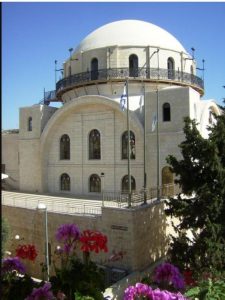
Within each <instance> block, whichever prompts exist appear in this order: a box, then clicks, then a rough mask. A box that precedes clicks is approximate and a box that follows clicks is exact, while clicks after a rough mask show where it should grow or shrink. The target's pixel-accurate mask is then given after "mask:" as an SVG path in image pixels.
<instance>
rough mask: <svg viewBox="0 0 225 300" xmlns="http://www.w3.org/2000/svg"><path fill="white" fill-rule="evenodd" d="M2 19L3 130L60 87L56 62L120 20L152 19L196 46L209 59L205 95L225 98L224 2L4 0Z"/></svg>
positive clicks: (197, 53)
mask: <svg viewBox="0 0 225 300" xmlns="http://www.w3.org/2000/svg"><path fill="white" fill-rule="evenodd" d="M2 18H3V19H2V129H12V128H19V108H20V107H24V106H30V105H33V104H36V103H38V102H39V101H40V100H41V99H42V98H43V91H44V88H45V90H46V91H48V90H53V89H54V88H55V86H54V85H55V73H54V68H55V65H54V61H55V60H57V61H58V67H61V64H62V63H63V61H65V60H66V59H67V58H68V57H69V51H68V49H69V48H71V47H73V48H75V47H76V46H77V45H78V44H79V43H80V41H81V40H82V39H83V38H85V37H86V36H87V35H88V34H89V33H90V32H92V31H93V30H95V29H97V28H98V27H100V26H102V25H104V24H106V23H109V22H113V21H117V20H121V19H137V20H143V21H147V22H150V23H153V24H155V25H158V26H160V27H162V28H164V29H165V30H167V31H168V32H170V33H171V34H172V35H174V36H175V37H176V38H177V39H178V40H179V41H180V42H181V44H182V45H183V46H184V48H185V49H186V50H187V51H188V52H189V53H191V50H190V48H191V47H194V48H195V49H196V51H195V57H196V60H197V62H198V67H202V59H203V58H204V59H205V69H206V70H205V95H204V96H203V99H215V100H216V101H217V103H219V104H221V103H222V98H225V89H224V88H223V87H222V86H223V85H225V3H224V2H187V3H185V2H36V3H35V2H20V3H19V2H17V3H16V2H4V3H3V4H2ZM198 75H199V76H200V77H201V76H202V73H201V71H199V73H198Z"/></svg>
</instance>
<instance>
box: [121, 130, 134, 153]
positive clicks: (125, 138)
mask: <svg viewBox="0 0 225 300" xmlns="http://www.w3.org/2000/svg"><path fill="white" fill-rule="evenodd" d="M135 156H136V153H135V135H134V133H133V131H130V158H131V159H135ZM127 158H128V132H127V131H125V132H124V133H123V135H122V159H127Z"/></svg>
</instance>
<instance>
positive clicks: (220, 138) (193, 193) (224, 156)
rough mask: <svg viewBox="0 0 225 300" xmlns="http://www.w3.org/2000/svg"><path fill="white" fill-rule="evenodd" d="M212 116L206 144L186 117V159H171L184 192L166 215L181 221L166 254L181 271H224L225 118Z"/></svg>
mask: <svg viewBox="0 0 225 300" xmlns="http://www.w3.org/2000/svg"><path fill="white" fill-rule="evenodd" d="M214 117H215V119H216V124H215V125H213V126H211V127H210V128H209V132H210V134H209V138H208V139H204V138H203V137H202V136H201V134H200V133H199V131H198V129H197V124H196V122H195V121H194V120H190V119H189V118H185V120H184V122H185V125H184V134H185V140H184V141H183V142H182V143H181V144H180V145H179V147H180V149H181V154H182V159H180V160H178V159H177V158H176V157H174V156H172V155H170V156H168V158H167V162H168V163H169V165H170V167H171V170H172V172H173V173H174V174H175V175H176V178H177V179H176V180H175V183H177V184H179V186H180V188H181V193H180V194H179V195H177V196H176V197H173V198H171V199H169V200H168V201H166V204H167V208H166V210H165V212H166V214H167V215H169V216H171V217H174V218H176V219H178V220H179V224H178V225H176V226H175V225H174V224H173V226H174V229H175V232H176V233H177V236H176V237H171V238H172V240H171V245H170V249H169V252H168V254H169V256H170V259H171V260H172V261H173V262H174V263H175V264H177V265H179V266H180V267H181V268H184V267H191V268H192V269H193V270H194V269H198V270H202V271H204V270H207V271H209V270H210V271H212V270H214V271H215V270H217V271H222V270H225V114H224V113H222V115H220V116H214Z"/></svg>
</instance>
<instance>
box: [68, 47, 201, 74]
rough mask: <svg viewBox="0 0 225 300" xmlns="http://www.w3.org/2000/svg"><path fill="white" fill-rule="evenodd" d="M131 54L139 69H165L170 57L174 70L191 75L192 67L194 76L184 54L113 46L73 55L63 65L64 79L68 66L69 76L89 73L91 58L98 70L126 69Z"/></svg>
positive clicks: (193, 62) (154, 48) (190, 61)
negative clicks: (135, 57) (96, 61)
mask: <svg viewBox="0 0 225 300" xmlns="http://www.w3.org/2000/svg"><path fill="white" fill-rule="evenodd" d="M157 49H159V53H158V54H153V53H154V52H155V51H156V50H157ZM109 50H110V52H109ZM131 54H136V55H137V56H138V61H139V68H142V67H143V68H146V67H151V68H158V67H159V68H161V69H167V59H168V58H169V57H171V58H173V60H174V70H176V71H183V72H186V73H191V71H190V68H191V65H192V66H193V71H194V74H195V67H196V65H195V61H194V60H191V59H190V57H189V56H188V55H187V54H186V53H183V52H178V51H176V50H170V49H166V48H160V47H159V48H158V47H156V46H154V47H150V46H147V47H146V46H141V45H140V46H132V45H127V46H120V47H119V46H116V45H115V46H112V47H110V48H109V47H105V48H98V49H93V50H88V51H85V52H77V53H74V54H73V56H72V60H70V59H68V60H67V61H66V62H65V63H64V77H68V76H69V75H70V74H69V67H70V66H71V74H77V73H82V72H87V71H91V60H92V59H93V58H97V59H98V69H109V68H128V67H129V56H130V55H131ZM158 58H159V59H158ZM187 58H188V59H187Z"/></svg>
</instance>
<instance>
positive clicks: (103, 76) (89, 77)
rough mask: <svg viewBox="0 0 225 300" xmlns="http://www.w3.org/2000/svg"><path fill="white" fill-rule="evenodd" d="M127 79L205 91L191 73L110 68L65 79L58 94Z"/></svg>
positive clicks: (58, 86)
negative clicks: (82, 86) (161, 82)
mask: <svg viewBox="0 0 225 300" xmlns="http://www.w3.org/2000/svg"><path fill="white" fill-rule="evenodd" d="M127 77H128V78H130V79H133V80H134V79H135V80H149V81H151V80H152V81H163V82H168V83H169V82H174V83H176V84H179V83H180V84H185V85H191V86H193V87H194V88H196V89H197V90H199V91H200V92H201V93H203V90H204V82H203V80H202V79H201V78H200V77H198V76H195V75H193V74H190V73H185V72H180V71H175V70H168V69H158V68H137V69H129V68H110V69H100V70H97V71H87V72H82V73H78V74H74V75H71V76H69V77H65V78H63V79H61V80H59V81H58V82H57V83H56V94H60V93H61V92H63V90H65V89H70V88H72V87H76V86H79V85H85V84H90V83H91V82H93V81H103V82H104V81H108V80H118V79H122V80H123V79H125V78H127Z"/></svg>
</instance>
